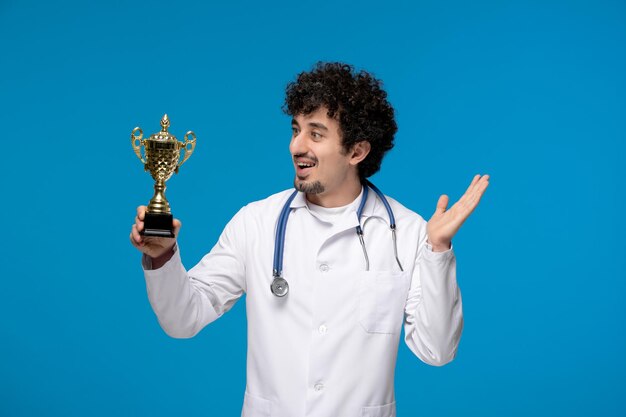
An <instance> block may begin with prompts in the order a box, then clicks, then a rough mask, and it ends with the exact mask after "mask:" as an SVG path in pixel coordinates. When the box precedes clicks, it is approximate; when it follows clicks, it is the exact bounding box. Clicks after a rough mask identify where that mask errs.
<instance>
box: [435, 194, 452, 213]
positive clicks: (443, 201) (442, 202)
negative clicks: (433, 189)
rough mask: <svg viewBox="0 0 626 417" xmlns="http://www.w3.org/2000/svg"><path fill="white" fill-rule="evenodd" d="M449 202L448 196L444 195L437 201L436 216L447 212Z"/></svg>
mask: <svg viewBox="0 0 626 417" xmlns="http://www.w3.org/2000/svg"><path fill="white" fill-rule="evenodd" d="M448 201H449V198H448V196H447V195H445V194H442V195H441V197H439V201H437V208H436V209H435V214H437V213H443V212H445V211H446V207H448Z"/></svg>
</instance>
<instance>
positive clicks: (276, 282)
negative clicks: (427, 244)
mask: <svg viewBox="0 0 626 417" xmlns="http://www.w3.org/2000/svg"><path fill="white" fill-rule="evenodd" d="M370 188H371V189H372V190H374V192H375V193H376V195H377V196H378V198H380V201H382V203H383V205H384V206H385V210H387V214H388V215H389V228H390V229H391V237H392V241H393V252H394V255H395V257H396V262H397V263H398V266H399V267H400V270H401V271H404V269H402V264H401V263H400V259H399V258H398V245H397V242H396V218H395V217H394V215H393V210H391V206H390V205H389V202H388V201H387V198H386V197H385V196H384V194H383V193H382V192H381V191H380V190H379V189H378V187H376V186H375V185H374V184H372V183H371V182H369V181H368V180H365V181H364V185H363V197H362V198H361V203H360V204H359V208H358V209H357V212H356V213H357V218H358V219H359V225H358V226H356V234H357V236H358V237H359V242H360V244H361V247H362V248H363V256H364V257H365V270H366V271H369V269H370V262H369V258H368V256H367V251H366V250H365V240H364V238H363V229H362V228H361V214H362V213H363V207H365V202H366V201H367V196H368V194H369V189H370ZM297 194H298V191H297V190H295V191H294V192H293V193H292V194H291V195H290V196H289V198H288V199H287V201H286V202H285V205H284V206H283V208H282V210H281V211H280V215H279V216H278V225H277V227H276V240H275V242H274V266H273V271H272V275H273V277H274V279H273V280H272V284H271V285H270V289H271V291H272V294H274V295H275V296H277V297H284V296H285V295H287V293H288V292H289V283H287V280H286V279H285V278H283V276H282V275H283V254H284V250H285V232H286V230H287V220H288V218H289V214H290V213H291V207H290V206H291V202H292V201H293V199H294V198H295V197H296V195H297Z"/></svg>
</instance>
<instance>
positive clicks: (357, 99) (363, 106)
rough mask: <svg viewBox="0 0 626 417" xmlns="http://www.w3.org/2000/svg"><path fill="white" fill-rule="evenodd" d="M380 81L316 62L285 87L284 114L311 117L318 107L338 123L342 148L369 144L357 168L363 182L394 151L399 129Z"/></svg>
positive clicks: (345, 67)
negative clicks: (395, 136) (369, 146)
mask: <svg viewBox="0 0 626 417" xmlns="http://www.w3.org/2000/svg"><path fill="white" fill-rule="evenodd" d="M381 86H382V81H380V80H377V79H376V78H374V77H373V76H372V75H371V74H370V73H368V72H366V71H360V72H355V70H354V67H353V66H351V65H348V64H344V63H341V62H318V63H317V64H315V66H314V67H313V69H312V70H311V71H310V72H301V73H300V74H298V78H297V79H296V81H295V82H291V83H289V84H288V85H287V89H286V93H287V94H286V97H285V104H284V105H283V108H282V109H283V111H284V112H285V113H286V114H288V115H290V116H296V115H299V114H305V115H307V114H310V113H312V112H314V111H316V110H317V109H319V108H320V107H326V108H327V109H328V117H332V118H336V119H337V120H338V121H339V126H340V128H341V133H342V138H343V148H344V150H345V151H346V152H348V151H349V150H350V149H351V148H352V146H353V145H354V144H355V143H357V142H360V141H363V140H366V141H368V142H369V143H370V145H371V150H370V152H369V154H368V155H367V157H366V158H365V159H364V160H363V161H361V162H360V163H359V165H358V171H359V177H360V178H361V179H362V180H363V179H365V178H368V177H370V176H371V175H373V174H375V173H376V172H378V170H379V169H380V164H381V162H382V160H383V156H384V155H385V153H386V152H387V151H388V150H390V149H391V148H393V137H394V134H395V133H396V131H397V130H398V126H397V125H396V122H395V120H394V111H393V107H391V104H389V102H388V101H387V93H386V92H385V91H384V90H383V89H382V88H381Z"/></svg>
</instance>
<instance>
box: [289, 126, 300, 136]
mask: <svg viewBox="0 0 626 417" xmlns="http://www.w3.org/2000/svg"><path fill="white" fill-rule="evenodd" d="M291 133H292V134H293V135H294V136H296V135H297V134H298V133H300V132H299V131H298V128H297V127H292V128H291Z"/></svg>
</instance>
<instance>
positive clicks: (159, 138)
mask: <svg viewBox="0 0 626 417" xmlns="http://www.w3.org/2000/svg"><path fill="white" fill-rule="evenodd" d="M169 127H170V120H169V119H168V118H167V114H166V115H164V116H163V119H161V131H160V132H159V133H155V134H153V135H152V136H150V139H143V131H142V130H141V129H140V128H139V127H136V128H134V129H133V131H132V133H131V134H130V142H131V144H132V146H133V150H134V151H135V154H137V158H139V159H140V160H141V162H143V164H144V170H145V171H150V175H151V176H152V178H153V179H154V181H155V183H154V195H153V196H152V199H151V200H150V203H149V204H148V208H147V210H146V217H145V219H144V228H143V231H142V232H141V234H142V235H144V236H157V237H174V226H173V219H174V218H173V216H172V212H171V210H170V203H168V201H167V199H166V198H165V181H167V180H168V179H170V177H171V176H172V174H174V173H178V168H180V167H181V165H182V164H184V163H185V161H186V160H187V159H189V157H190V156H191V154H192V153H193V150H194V149H195V147H196V134H195V133H193V132H192V131H191V130H190V131H189V132H187V133H186V134H185V141H184V142H180V141H178V140H176V136H174V135H172V134H170V133H169V132H168V131H167V129H168V128H169ZM142 146H143V149H144V154H145V157H144V156H142V155H141V147H142ZM181 149H184V151H185V154H184V156H183V158H182V160H181V159H180V151H181Z"/></svg>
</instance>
